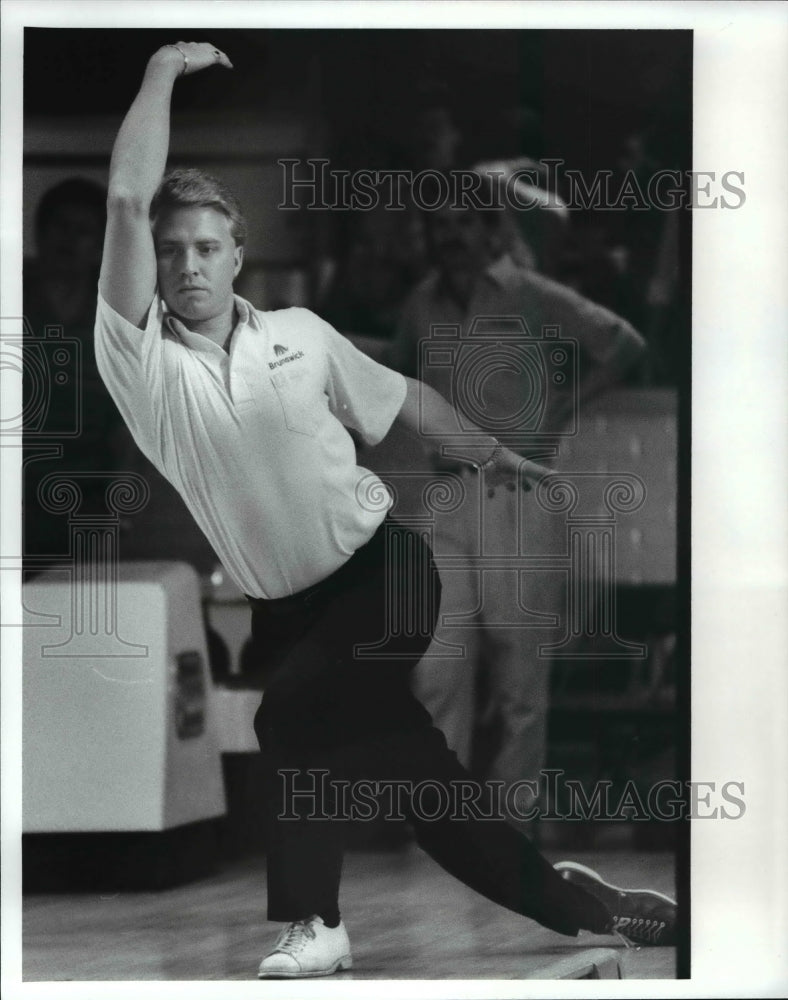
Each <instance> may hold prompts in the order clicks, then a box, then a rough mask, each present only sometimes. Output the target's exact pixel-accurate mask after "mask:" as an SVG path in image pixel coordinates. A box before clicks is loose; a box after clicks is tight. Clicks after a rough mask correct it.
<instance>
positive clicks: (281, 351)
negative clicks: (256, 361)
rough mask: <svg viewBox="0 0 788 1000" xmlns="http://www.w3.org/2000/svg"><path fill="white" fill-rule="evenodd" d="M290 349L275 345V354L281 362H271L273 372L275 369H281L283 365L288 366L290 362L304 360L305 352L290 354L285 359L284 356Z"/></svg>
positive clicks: (269, 363) (270, 366) (269, 364)
mask: <svg viewBox="0 0 788 1000" xmlns="http://www.w3.org/2000/svg"><path fill="white" fill-rule="evenodd" d="M288 350H289V348H287V347H282V345H281V344H274V354H275V355H276V356H277V357H278V358H279V361H269V362H268V367H269V368H270V369H271V371H273V370H274V369H275V368H281V367H282V365H286V364H288V362H290V361H298V359H299V358H303V356H304V352H303V351H296V352H295V353H294V354H288V355H287V357H286V358H283V357H282V355H283V354H287V352H288Z"/></svg>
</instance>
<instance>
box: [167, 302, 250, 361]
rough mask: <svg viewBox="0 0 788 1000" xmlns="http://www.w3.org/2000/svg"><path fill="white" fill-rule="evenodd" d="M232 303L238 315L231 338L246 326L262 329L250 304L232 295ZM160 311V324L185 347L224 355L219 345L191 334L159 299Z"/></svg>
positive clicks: (197, 334)
mask: <svg viewBox="0 0 788 1000" xmlns="http://www.w3.org/2000/svg"><path fill="white" fill-rule="evenodd" d="M233 302H234V304H235V311H236V313H237V314H238V322H237V323H236V325H235V326H234V327H233V333H232V338H234V337H236V336H237V335H238V332H239V331H240V330H241V329H242V327H244V326H248V327H250V328H251V329H253V330H261V329H262V323H261V322H260V317H259V316H258V315H257V310H256V309H255V308H254V307H253V306H252V305H251V303H249V302H247V301H246V299H242V298H241V296H240V295H234V296H233ZM161 309H162V324H163V325H164V326H166V327H167V329H168V330H169V331H170V332H171V333H174V334H175V336H176V337H178V339H179V340H182V341H183V342H184V344H186V346H187V347H189V348H190V349H192V350H195V351H208V352H215V351H219V352H220V353H221V354H224V351H223V349H222V347H221V346H220V345H219V344H215V343H214V342H213V341H212V340H209V339H208V338H207V337H203V336H202V335H201V334H199V333H193V332H192V331H191V330H189V329H188V327H186V326H185V325H184V324H183V323H182V322H181V321H180V320H179V319H178V318H177V317H176V316H174V315H173V314H172V313H171V312H170V309H169V306H168V305H167V303H166V302H165V301H164V299H161ZM232 338H231V339H232Z"/></svg>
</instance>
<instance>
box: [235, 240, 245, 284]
mask: <svg viewBox="0 0 788 1000" xmlns="http://www.w3.org/2000/svg"><path fill="white" fill-rule="evenodd" d="M243 262H244V248H243V247H242V246H238V245H236V248H235V270H234V271H233V277H234V278H237V277H238V273H239V271H240V270H241V267H242V266H243Z"/></svg>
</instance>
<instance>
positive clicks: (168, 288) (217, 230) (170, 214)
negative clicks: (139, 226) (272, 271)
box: [153, 207, 243, 322]
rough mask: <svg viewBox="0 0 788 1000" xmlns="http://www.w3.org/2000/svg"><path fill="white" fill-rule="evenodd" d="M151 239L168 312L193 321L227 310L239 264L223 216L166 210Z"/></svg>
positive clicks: (238, 250)
mask: <svg viewBox="0 0 788 1000" xmlns="http://www.w3.org/2000/svg"><path fill="white" fill-rule="evenodd" d="M153 235H154V240H155V243H156V264H157V270H158V277H159V290H160V292H161V295H162V298H163V299H164V301H165V302H166V303H167V305H168V306H169V308H170V309H171V310H172V311H173V312H174V313H175V314H176V315H177V316H180V317H181V318H182V319H184V320H192V321H195V322H200V321H204V320H210V319H214V318H215V317H216V316H220V315H221V314H222V313H223V312H224V311H225V310H227V308H228V307H229V305H230V303H231V302H232V300H233V281H234V279H235V276H236V275H237V274H238V272H239V271H240V270H241V264H242V262H243V247H239V246H236V245H235V240H234V239H233V236H232V233H231V232H230V220H229V219H228V218H227V216H226V215H224V214H223V213H222V212H219V211H217V210H216V209H214V208H200V207H193V208H191V207H189V208H170V209H165V210H164V211H163V212H162V213H161V215H160V216H159V218H158V219H157V220H156V225H155V228H154V234H153Z"/></svg>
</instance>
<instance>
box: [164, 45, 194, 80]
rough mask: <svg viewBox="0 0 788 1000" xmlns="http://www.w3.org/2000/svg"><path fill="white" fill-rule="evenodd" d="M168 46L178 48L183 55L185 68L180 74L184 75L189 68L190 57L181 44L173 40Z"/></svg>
mask: <svg viewBox="0 0 788 1000" xmlns="http://www.w3.org/2000/svg"><path fill="white" fill-rule="evenodd" d="M168 48H171V49H177V50H178V51H179V52H180V54H181V55H182V56H183V69H182V70H181V72H180V74H179V75H180V76H183V75H184V74H185V73H186V70H187V69H188V68H189V58H188V56H187V55H186V53H185V52H184V51H183V49H182V48H181V47H180V45H176V44H175V43H174V42H171V43H170V45H169V46H168Z"/></svg>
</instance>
